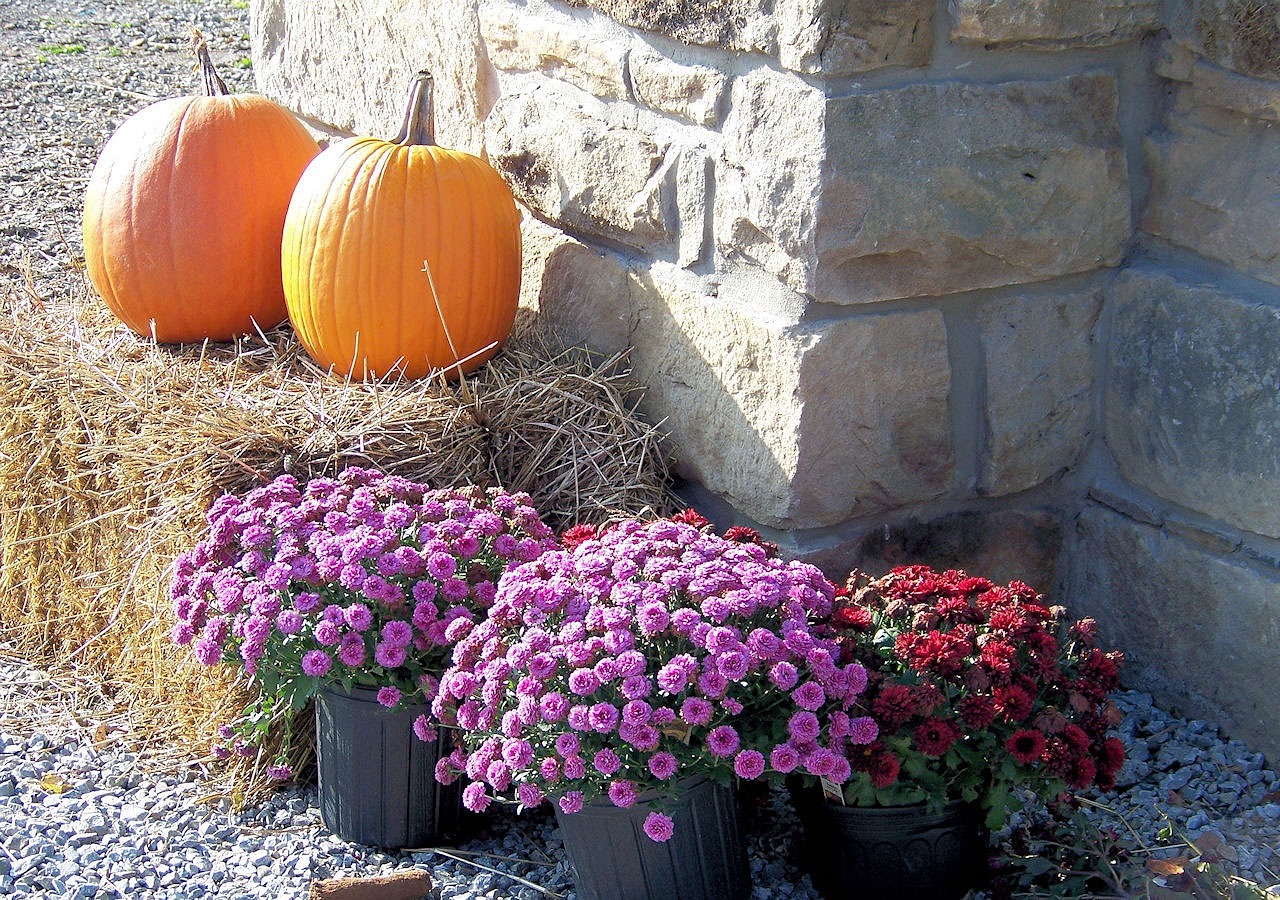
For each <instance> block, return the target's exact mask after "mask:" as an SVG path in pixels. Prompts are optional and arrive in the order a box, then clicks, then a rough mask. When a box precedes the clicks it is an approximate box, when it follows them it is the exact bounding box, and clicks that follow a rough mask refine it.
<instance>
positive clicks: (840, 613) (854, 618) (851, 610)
mask: <svg viewBox="0 0 1280 900" xmlns="http://www.w3.org/2000/svg"><path fill="white" fill-rule="evenodd" d="M831 621H832V622H833V623H834V624H835V625H836V626H838V627H840V628H852V629H853V630H854V631H869V630H870V629H871V625H872V621H871V612H870V611H869V610H866V609H863V608H862V607H861V606H842V607H840V608H839V609H837V610H836V611H835V612H834V613H832V614H831Z"/></svg>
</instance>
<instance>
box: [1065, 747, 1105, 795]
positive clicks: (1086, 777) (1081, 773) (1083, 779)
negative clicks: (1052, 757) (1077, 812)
mask: <svg viewBox="0 0 1280 900" xmlns="http://www.w3.org/2000/svg"><path fill="white" fill-rule="evenodd" d="M1097 774H1098V764H1097V763H1095V762H1094V761H1093V759H1092V758H1090V757H1088V756H1077V757H1075V758H1074V759H1073V760H1072V761H1071V766H1070V768H1069V769H1068V771H1067V786H1068V787H1070V788H1073V789H1075V790H1077V791H1079V790H1083V789H1084V788H1087V787H1088V786H1089V785H1091V784H1093V779H1094V777H1095V776H1096V775H1097Z"/></svg>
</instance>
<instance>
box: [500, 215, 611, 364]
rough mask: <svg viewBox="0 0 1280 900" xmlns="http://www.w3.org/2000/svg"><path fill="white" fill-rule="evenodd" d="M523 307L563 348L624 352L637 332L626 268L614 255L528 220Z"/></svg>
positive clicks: (524, 231) (524, 233)
mask: <svg viewBox="0 0 1280 900" xmlns="http://www.w3.org/2000/svg"><path fill="white" fill-rule="evenodd" d="M521 232H522V236H523V238H524V272H523V277H522V279H521V283H520V292H521V296H520V305H521V307H523V308H526V309H529V310H532V311H533V312H535V313H536V314H537V316H538V319H539V320H540V324H541V325H542V326H543V327H544V328H546V329H547V331H549V332H550V333H551V334H552V335H553V336H555V337H556V338H557V339H558V341H559V342H560V343H561V344H562V345H563V346H576V345H585V346H587V347H590V348H591V349H592V350H596V351H598V352H600V353H604V354H610V355H611V354H614V353H618V352H620V351H622V350H625V349H626V348H627V347H628V346H630V344H631V334H632V332H633V330H634V329H635V309H634V303H633V302H632V299H631V294H630V290H631V288H630V285H629V283H628V279H627V266H626V265H625V264H624V263H623V262H622V261H621V260H619V259H618V257H616V256H615V255H613V254H612V253H610V252H608V251H606V250H599V249H596V248H594V247H589V246H587V245H586V244H583V243H582V242H581V241H578V240H575V239H574V238H571V237H569V236H568V235H566V234H565V233H564V232H562V231H559V230H557V229H555V228H552V227H551V226H550V225H546V224H543V223H542V222H539V221H538V220H537V219H534V218H531V217H526V218H525V220H524V222H523V223H522V224H521Z"/></svg>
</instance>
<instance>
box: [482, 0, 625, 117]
mask: <svg viewBox="0 0 1280 900" xmlns="http://www.w3.org/2000/svg"><path fill="white" fill-rule="evenodd" d="M479 17H480V32H481V34H482V35H483V36H484V40H485V46H486V48H487V49H488V53H489V61H490V62H491V63H493V65H495V66H496V67H498V68H499V69H507V70H516V71H533V72H541V73H543V74H544V75H547V76H548V77H551V78H559V79H562V80H564V81H567V82H569V83H570V84H575V85H577V86H578V87H580V88H583V89H584V90H587V91H590V92H591V93H593V94H595V95H596V96H597V97H603V98H610V99H618V98H622V97H625V96H627V83H626V77H625V75H624V74H623V73H624V71H625V69H626V64H627V47H626V45H625V44H623V43H622V42H621V41H616V40H610V39H609V38H606V37H604V36H603V35H601V34H599V33H596V32H594V31H592V30H588V29H584V28H583V27H581V25H579V23H577V22H575V21H573V20H572V19H569V18H568V17H560V16H557V17H554V18H550V17H547V16H546V15H541V16H538V15H531V14H529V13H528V12H526V11H524V10H522V9H520V8H519V7H516V6H513V5H512V4H511V3H508V2H501V3H486V4H484V5H483V6H481V7H480V13H479Z"/></svg>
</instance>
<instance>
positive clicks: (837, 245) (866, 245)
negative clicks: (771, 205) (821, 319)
mask: <svg viewBox="0 0 1280 900" xmlns="http://www.w3.org/2000/svg"><path fill="white" fill-rule="evenodd" d="M1116 103H1117V98H1116V83H1115V79H1114V77H1113V76H1112V75H1110V74H1085V75H1076V76H1071V77H1067V78H1061V79H1057V80H1054V81H1013V82H1005V83H1000V84H957V83H948V82H944V83H934V84H916V85H911V86H907V87H902V88H897V89H892V90H882V91H871V92H867V93H857V94H853V95H851V96H847V97H839V98H835V99H832V100H830V101H829V103H828V104H827V123H826V130H827V160H826V165H825V167H824V169H823V181H822V184H821V191H820V194H821V198H820V202H819V204H818V208H817V214H816V221H815V222H814V224H812V225H811V226H810V227H811V228H812V229H813V232H812V236H811V240H812V242H813V245H814V247H815V248H816V257H817V272H816V275H815V277H814V280H813V281H814V284H813V291H812V293H813V294H814V295H815V296H816V297H817V298H818V299H820V300H826V301H830V302H835V303H859V302H866V301H874V300H884V299H890V298H898V297H913V296H921V295H930V296H931V295H938V294H946V293H952V292H955V291H963V290H968V289H974V288H982V287H994V286H997V285H1006V284H1020V283H1026V282H1032V281H1038V280H1042V279H1045V278H1051V277H1054V276H1058V275H1063V274H1066V273H1070V272H1082V271H1089V270H1092V269H1095V268H1097V267H1099V266H1111V265H1115V264H1116V263H1118V262H1119V260H1120V257H1121V253H1122V249H1123V245H1124V242H1125V240H1126V239H1127V237H1128V235H1129V233H1130V226H1129V191H1128V179H1127V173H1126V167H1125V159H1124V151H1123V148H1122V146H1121V141H1120V133H1119V130H1118V127H1117V122H1116ZM801 121H803V120H801ZM806 186H807V185H806ZM802 192H803V188H798V189H794V190H793V194H799V193H802ZM808 221H813V218H810V219H809V220H808ZM757 225H758V227H759V228H760V230H761V231H763V232H765V233H767V234H772V233H775V232H777V231H778V226H777V224H776V223H775V222H773V221H770V220H769V219H768V218H765V219H763V220H759V221H758V222H757ZM806 236H807V235H806Z"/></svg>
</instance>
